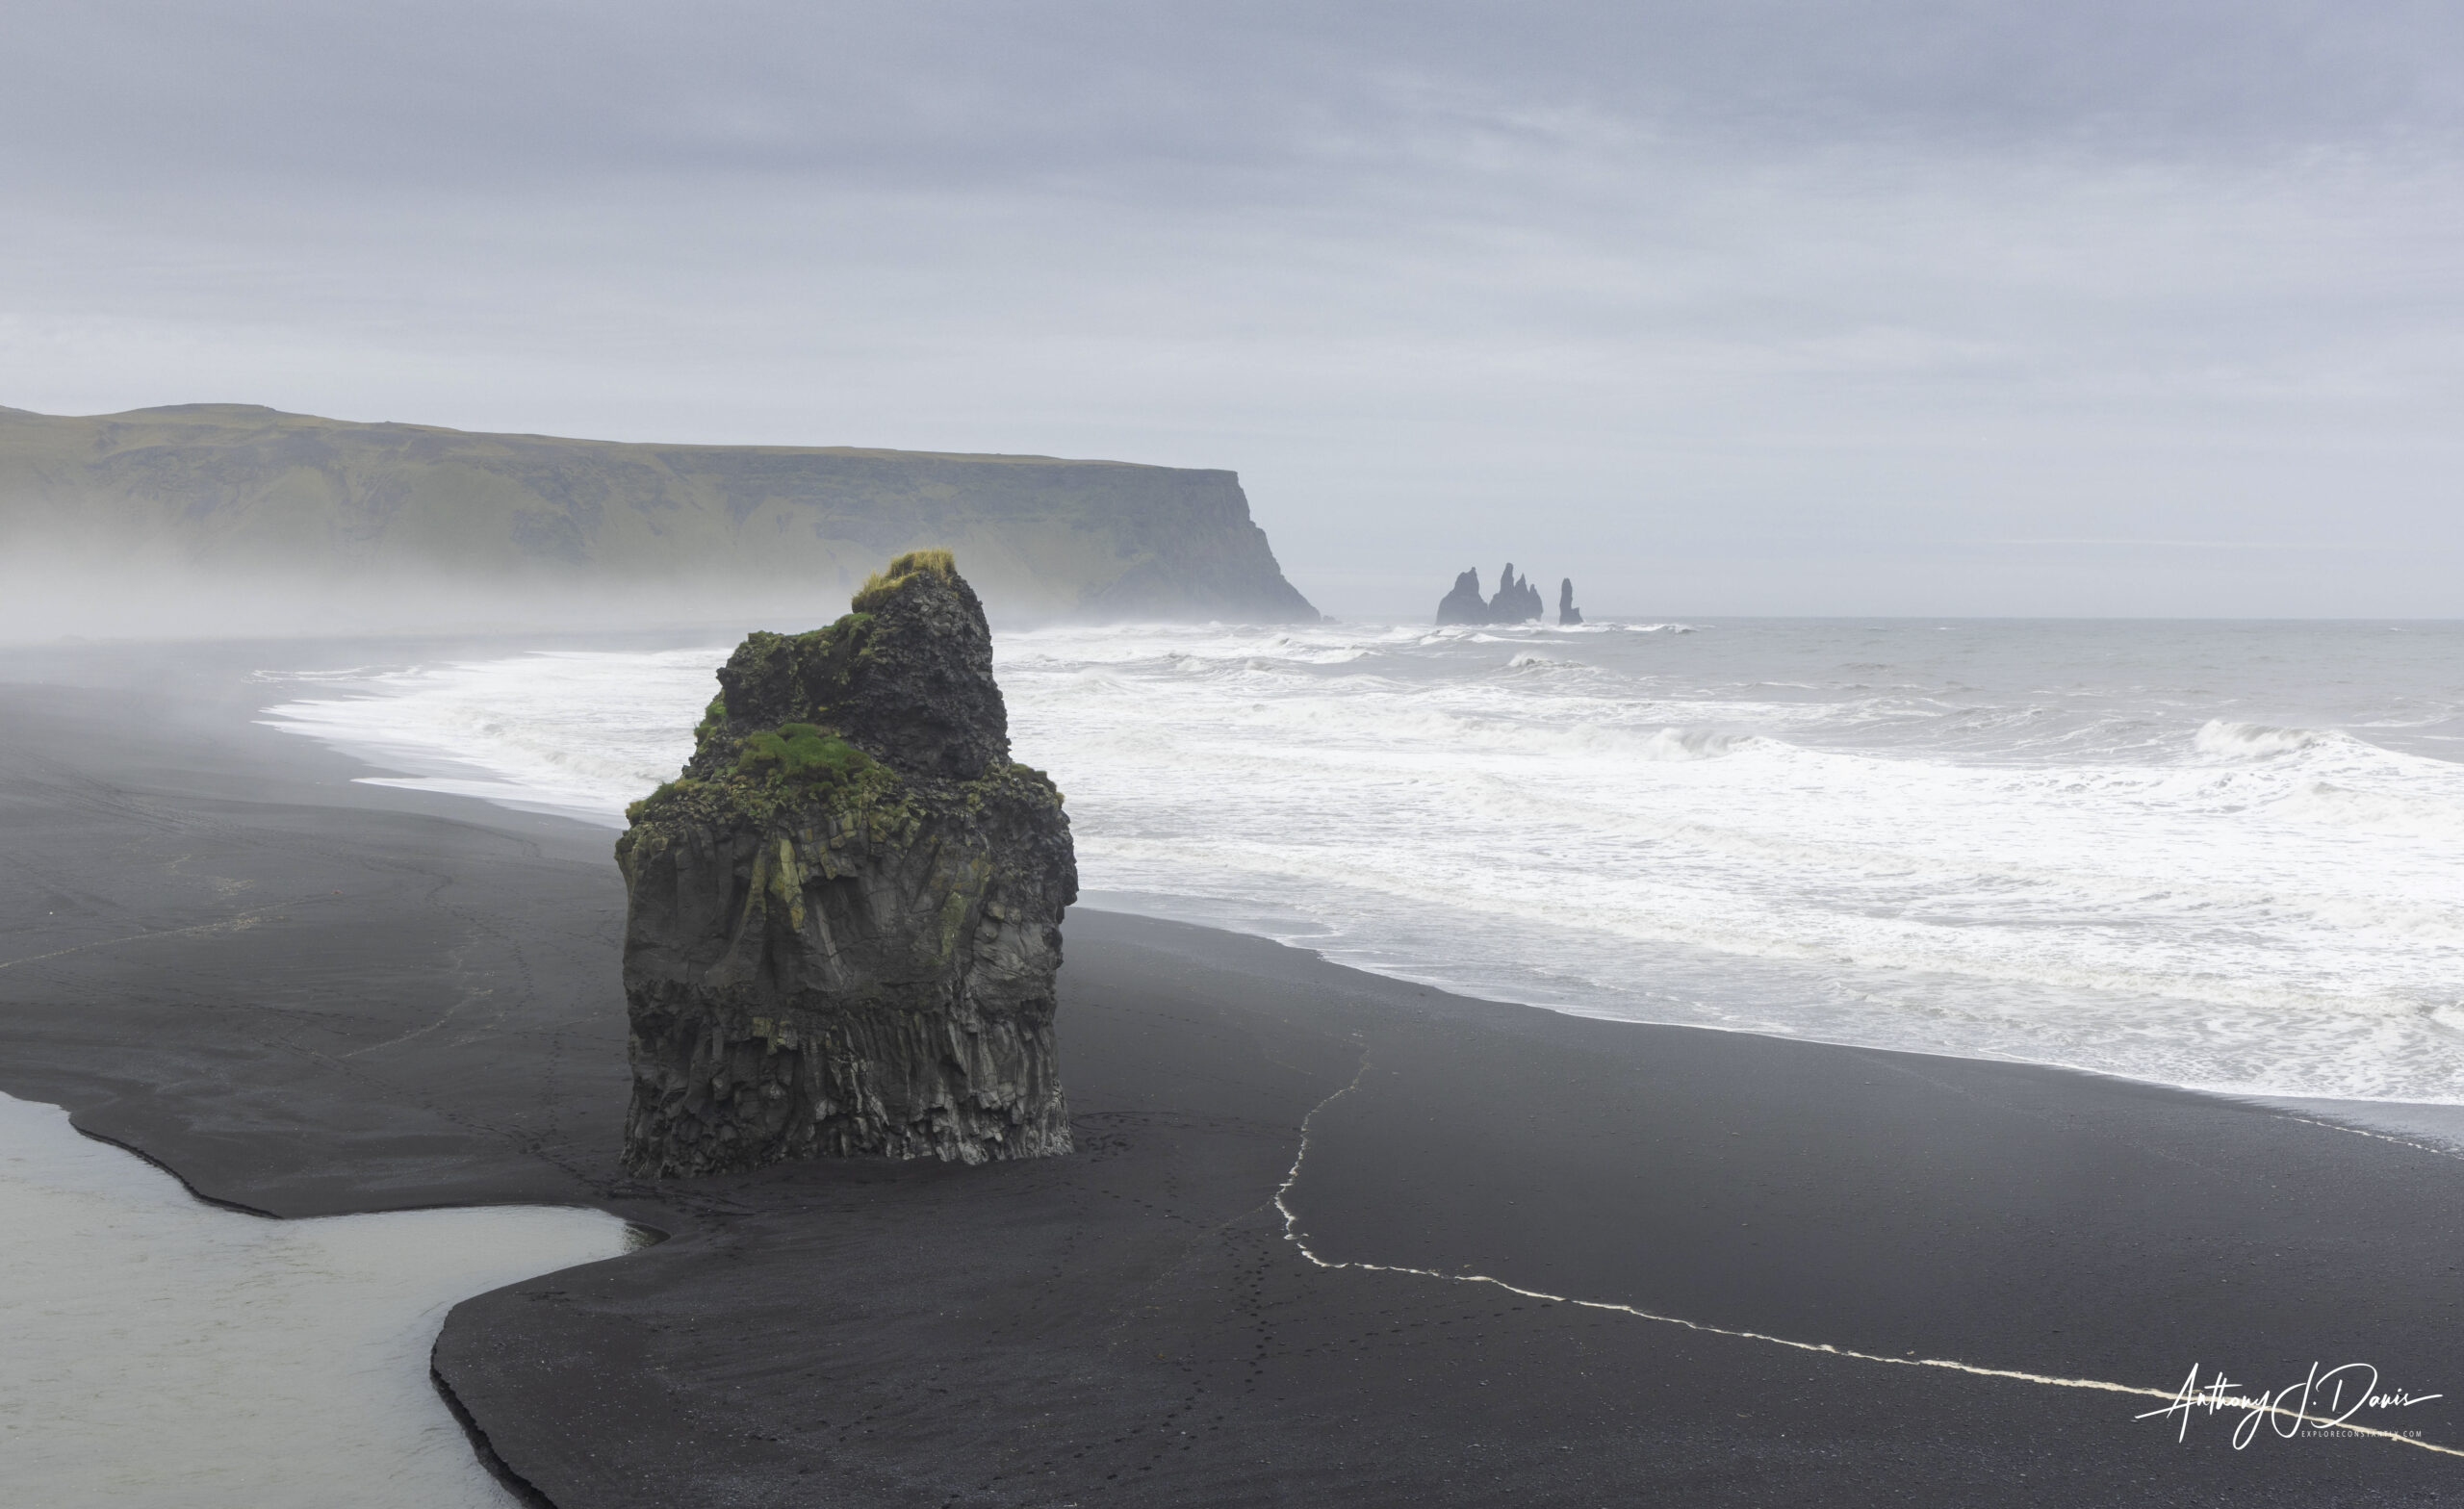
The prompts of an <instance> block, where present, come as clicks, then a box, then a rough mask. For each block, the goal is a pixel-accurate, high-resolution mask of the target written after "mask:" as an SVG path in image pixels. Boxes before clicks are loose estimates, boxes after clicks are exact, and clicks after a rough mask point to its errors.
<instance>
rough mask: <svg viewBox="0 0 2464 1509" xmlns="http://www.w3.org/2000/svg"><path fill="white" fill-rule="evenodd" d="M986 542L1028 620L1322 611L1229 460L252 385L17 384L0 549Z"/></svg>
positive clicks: (489, 560) (508, 566) (407, 554)
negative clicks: (56, 387) (497, 407)
mask: <svg viewBox="0 0 2464 1509" xmlns="http://www.w3.org/2000/svg"><path fill="white" fill-rule="evenodd" d="M927 544H931V545H940V546H946V547H950V548H954V549H956V550H961V551H962V552H963V553H964V555H965V557H966V559H967V563H968V570H969V571H970V572H971V573H972V574H973V575H974V576H975V578H976V584H977V585H978V586H979V587H980V588H982V590H983V591H984V592H985V594H986V598H987V600H988V601H991V602H992V603H993V605H994V607H995V610H996V611H998V612H1001V613H1003V614H1006V615H1009V616H1011V617H1015V618H1017V619H1019V620H1022V621H1024V620H1033V619H1039V618H1078V619H1086V618H1093V619H1100V620H1130V619H1189V618H1200V619H1204V618H1225V619H1234V620H1245V621H1248V622H1253V623H1257V622H1266V623H1290V622H1315V621H1316V619H1317V617H1318V614H1317V611H1316V609H1314V608H1312V607H1311V606H1310V605H1309V603H1308V601H1306V600H1305V599H1303V598H1302V597H1301V596H1300V594H1299V593H1298V592H1297V591H1296V590H1295V589H1294V587H1293V586H1292V584H1291V583H1290V582H1288V581H1286V580H1285V579H1284V577H1283V573H1282V571H1281V569H1280V568H1278V567H1277V566H1276V564H1275V559H1274V552H1273V551H1272V550H1270V549H1269V547H1268V544H1267V538H1266V535H1265V533H1264V532H1263V531H1262V530H1260V529H1259V528H1258V526H1257V525H1256V524H1254V523H1253V522H1252V521H1251V520H1250V517H1249V505H1248V499H1247V498H1246V497H1245V495H1244V494H1243V493H1242V491H1241V483H1240V479H1239V478H1238V477H1237V476H1235V475H1234V474H1233V473H1229V472H1214V471H1183V470H1178V469H1174V468H1168V467H1147V466H1130V465H1124V464H1122V463H1119V462H1111V461H1064V460H1056V459H1053V458H1051V457H1046V456H984V455H946V454H937V453H928V452H914V451H895V450H863V449H851V448H791V447H779V446H665V445H619V444H614V443H609V442H603V441H586V440H562V439H556V438H552V437H549V436H543V435H484V434H469V433H464V432H462V431H458V430H449V429H439V428H435V427H432V426H426V425H415V424H361V423H350V422H342V421H336V420H325V419H317V418H313V417H311V416H307V415H297V414H281V413H277V412H275V411H274V410H271V409H262V408H255V407H252V406H248V405H242V404H192V405H183V406H180V407H175V408H165V409H140V410H136V411H134V412H131V413H127V414H114V415H104V416H100V417H95V418H82V419H70V418H57V417H53V416H48V415H40V414H30V413H27V412H25V411H23V410H17V409H0V549H16V550H30V549H35V548H38V547H42V546H48V545H60V546H73V547H77V548H80V549H83V550H87V551H88V552H89V553H91V552H94V551H101V552H104V553H106V554H108V555H110V556H112V557H113V558H115V559H124V558H125V557H127V556H128V555H130V554H132V553H133V554H135V555H138V556H141V557H143V558H145V559H147V560H149V561H153V562H157V563H161V564H164V565H178V566H185V567H189V568H194V569H197V570H201V571H205V572H219V573H223V574H226V575H228V574H233V573H242V572H253V571H264V572H294V573H296V572H303V571H304V572H314V573H323V574H326V575H333V574H342V575H368V576H379V577H381V576H386V575H396V576H404V577H411V576H422V575H445V576H449V577H450V578H452V579H455V580H470V581H500V582H507V581H510V582H519V583H523V584H527V585H538V584H547V585H551V586H553V585H558V584H573V583H579V584H590V583H607V582H619V583H621V582H635V581H638V582H642V583H645V584H648V585H651V586H653V587H655V588H658V589H659V590H661V591H662V592H663V593H671V594H672V593H673V592H674V591H676V590H677V589H679V588H683V589H691V588H693V587H695V586H697V585H701V584H707V585H708V586H709V587H710V588H711V589H712V591H713V592H714V593H715V592H726V593H732V594H735V595H736V596H735V597H734V598H733V599H732V601H733V602H735V603H736V604H738V605H741V603H742V602H743V601H745V600H746V595H747V594H755V593H757V592H758V591H759V590H760V589H761V588H762V587H764V586H765V585H766V584H782V585H786V586H790V587H793V588H795V589H798V590H809V587H810V584H811V583H813V582H815V581H823V582H829V581H836V582H837V583H839V585H840V586H841V587H842V588H852V587H853V586H854V585H855V584H856V581H857V580H858V579H859V578H860V576H861V575H862V573H863V571H864V570H865V569H866V568H867V567H868V566H870V565H871V564H873V563H875V562H878V561H880V560H882V559H884V558H885V557H886V556H889V555H891V554H895V553H897V552H899V551H901V550H912V549H915V548H917V547H918V546H922V545H927Z"/></svg>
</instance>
